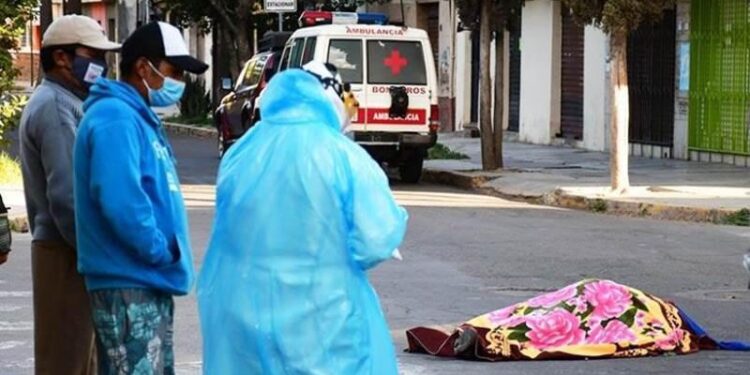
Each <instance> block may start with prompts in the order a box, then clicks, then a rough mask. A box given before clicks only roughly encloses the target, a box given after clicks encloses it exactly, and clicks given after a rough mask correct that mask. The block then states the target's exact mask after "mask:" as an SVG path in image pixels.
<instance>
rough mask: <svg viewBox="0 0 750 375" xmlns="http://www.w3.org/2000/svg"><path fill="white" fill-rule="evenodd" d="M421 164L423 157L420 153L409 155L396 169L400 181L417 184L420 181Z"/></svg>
mask: <svg viewBox="0 0 750 375" xmlns="http://www.w3.org/2000/svg"><path fill="white" fill-rule="evenodd" d="M423 164H424V156H423V155H421V153H418V152H415V153H413V154H412V155H410V156H409V157H408V158H407V159H406V160H404V161H403V163H402V164H401V165H400V166H399V168H398V172H399V175H401V181H402V182H405V183H407V184H416V183H418V182H419V180H420V179H422V166H423Z"/></svg>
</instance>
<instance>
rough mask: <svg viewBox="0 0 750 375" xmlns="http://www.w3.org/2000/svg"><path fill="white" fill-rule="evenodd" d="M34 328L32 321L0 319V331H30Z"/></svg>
mask: <svg viewBox="0 0 750 375" xmlns="http://www.w3.org/2000/svg"><path fill="white" fill-rule="evenodd" d="M33 329H34V322H27V321H21V322H3V321H0V331H31V330H33Z"/></svg>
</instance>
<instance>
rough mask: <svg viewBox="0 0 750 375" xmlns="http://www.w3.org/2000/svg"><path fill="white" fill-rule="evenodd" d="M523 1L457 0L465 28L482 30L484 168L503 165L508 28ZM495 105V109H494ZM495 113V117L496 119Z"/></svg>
mask: <svg viewBox="0 0 750 375" xmlns="http://www.w3.org/2000/svg"><path fill="white" fill-rule="evenodd" d="M523 3H524V1H523V0H487V1H483V0H456V8H458V16H459V18H460V19H461V23H462V24H463V25H464V27H466V28H469V29H471V30H474V31H477V30H478V31H479V44H480V45H479V67H480V70H479V80H480V84H479V88H480V94H479V95H480V98H481V100H480V105H479V107H480V108H479V110H480V114H479V116H480V119H479V120H480V126H479V129H480V132H481V137H482V138H481V141H482V168H483V169H484V170H495V169H498V168H502V167H503V117H504V111H505V106H504V97H505V82H504V80H503V78H504V71H505V54H504V43H505V31H506V30H508V28H509V26H510V25H511V24H512V23H513V22H520V20H519V19H518V18H519V16H520V14H521V7H522V6H523ZM493 37H494V39H495V90H494V93H495V101H494V104H492V77H491V76H490V47H491V45H492V43H491V42H492V39H493ZM493 105H494V111H493ZM493 112H494V118H493Z"/></svg>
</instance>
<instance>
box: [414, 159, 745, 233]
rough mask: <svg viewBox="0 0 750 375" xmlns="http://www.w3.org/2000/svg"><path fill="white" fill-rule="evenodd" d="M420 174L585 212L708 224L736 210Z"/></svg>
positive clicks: (439, 173)
mask: <svg viewBox="0 0 750 375" xmlns="http://www.w3.org/2000/svg"><path fill="white" fill-rule="evenodd" d="M422 176H423V180H424V181H426V182H432V183H437V184H442V185H448V186H453V187H457V188H460V189H465V190H472V191H475V192H477V193H481V194H484V195H490V196H495V197H499V198H503V199H507V200H511V201H516V202H525V203H531V204H540V205H546V206H552V207H560V208H567V209H573V210H580V211H588V212H593V213H599V214H610V215H618V216H628V217H642V218H651V219H657V220H669V221H685V222H693V223H712V224H721V223H724V222H725V221H726V220H727V219H728V218H730V217H731V216H733V215H736V214H737V211H734V210H729V209H709V208H700V207H687V206H672V205H667V204H657V203H643V202H629V201H622V200H618V199H616V198H614V199H613V198H589V197H585V196H580V195H574V194H568V193H566V192H565V191H564V190H562V189H556V190H554V191H552V192H549V193H546V194H543V195H535V196H529V195H522V194H508V193H505V192H503V191H502V190H499V189H497V188H492V187H486V186H484V184H485V183H486V182H488V181H490V180H493V179H495V178H497V177H499V176H497V175H496V174H494V175H476V174H473V173H466V172H453V171H444V170H430V169H425V170H424V172H423V174H422Z"/></svg>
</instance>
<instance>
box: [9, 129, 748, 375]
mask: <svg viewBox="0 0 750 375" xmlns="http://www.w3.org/2000/svg"><path fill="white" fill-rule="evenodd" d="M173 145H174V147H175V150H176V153H177V157H178V162H179V164H178V168H179V172H180V178H181V182H182V183H183V189H184V191H185V196H186V200H187V206H188V213H189V218H190V228H191V237H192V244H193V250H194V253H195V264H196V266H197V267H198V268H200V265H201V263H202V259H203V255H204V250H205V248H206V246H207V242H208V238H209V236H210V234H211V227H212V223H213V215H214V210H213V202H214V197H213V192H214V186H213V184H214V181H215V173H216V166H217V159H216V153H215V150H216V149H215V144H214V142H212V141H211V140H205V139H195V138H187V137H173ZM393 187H394V190H395V194H396V196H397V198H398V199H399V201H400V202H401V203H402V204H403V205H405V206H406V207H407V209H408V210H409V213H410V217H411V219H410V223H409V230H408V233H407V237H406V241H405V243H404V244H403V246H401V250H402V252H403V254H404V258H405V259H404V261H403V262H395V261H392V262H386V263H385V264H383V265H382V266H380V267H378V268H376V269H375V271H374V272H372V273H371V275H370V277H371V280H372V282H373V284H374V285H375V288H376V289H377V291H378V294H379V295H380V298H381V302H382V305H383V308H384V310H385V312H386V315H387V318H388V322H389V325H390V327H391V332H392V335H393V339H394V342H395V343H396V348H397V350H398V351H399V355H398V359H399V363H400V369H401V373H402V374H403V375H423V374H424V375H427V374H429V375H448V374H456V373H466V374H474V373H477V374H478V373H488V374H563V375H567V374H633V373H639V374H640V373H642V374H696V375H697V374H746V373H747V364H748V363H750V357H749V356H748V354H746V353H731V352H701V353H698V354H695V355H689V356H679V357H674V356H672V357H669V356H667V357H657V358H642V359H627V360H600V361H545V362H512V363H483V362H466V361H458V360H441V359H437V358H432V357H427V356H423V355H413V354H408V353H402V352H400V350H401V349H403V348H404V347H405V345H406V341H405V337H404V330H405V329H408V328H411V327H414V326H417V325H433V324H436V325H437V324H440V325H446V324H455V323H458V322H462V321H464V320H467V319H469V318H471V317H473V316H476V315H479V314H482V313H486V312H488V311H490V310H493V309H496V308H498V307H503V306H507V305H509V304H512V303H515V302H518V301H521V300H524V299H527V298H529V297H531V296H533V295H536V294H538V293H541V292H544V291H547V290H552V289H556V288H559V287H561V286H564V285H567V284H570V283H572V282H575V281H578V280H580V279H582V278H587V277H598V278H606V279H611V280H615V281H617V282H620V283H623V284H628V285H632V286H634V287H638V288H641V289H644V290H646V291H649V292H652V293H654V294H656V295H658V296H661V297H664V298H668V299H672V300H675V301H676V302H677V303H678V304H679V305H680V306H681V307H683V308H685V309H686V310H687V311H689V312H690V313H691V314H693V315H694V317H695V318H696V320H697V321H698V322H700V323H701V324H703V325H704V326H705V328H706V329H707V330H708V331H709V332H710V333H712V334H713V335H715V336H716V337H717V338H722V339H746V340H747V339H750V321H749V320H748V315H747V312H748V311H750V293H748V292H747V290H746V288H747V275H746V274H745V271H744V270H743V269H742V267H741V265H740V259H741V255H742V254H743V253H744V251H745V249H746V248H747V247H748V240H750V233H748V231H747V229H746V228H739V227H731V226H715V225H706V224H696V223H682V222H666V221H665V222H660V221H653V220H645V219H640V218H625V217H616V216H601V215H594V214H591V213H587V212H580V211H571V210H566V209H559V208H554V207H547V206H537V205H531V204H527V203H522V202H513V201H507V200H504V199H498V198H495V197H489V196H485V195H476V194H473V193H467V192H465V191H461V190H457V189H452V188H446V187H441V186H434V185H426V184H423V185H417V186H414V185H402V184H399V183H398V182H394V186H393ZM238 225H242V223H238ZM248 225H251V223H248ZM29 242H30V238H29V236H28V234H21V235H18V236H17V237H16V242H15V245H14V253H13V254H12V256H11V259H10V261H9V263H8V264H6V265H3V266H0V374H3V375H16V374H18V375H21V374H31V373H32V369H33V354H32V353H33V346H32V336H33V324H32V323H31V322H32V315H31V314H32V310H31V292H30V291H31V281H30V280H31V272H30V258H29V252H28V248H29ZM217 329H220V328H217ZM175 339H176V357H177V363H178V368H177V373H178V374H199V373H200V366H201V351H202V349H201V339H200V327H199V323H198V315H197V306H196V302H195V298H194V295H191V296H189V297H185V298H178V299H177V308H176V323H175Z"/></svg>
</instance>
